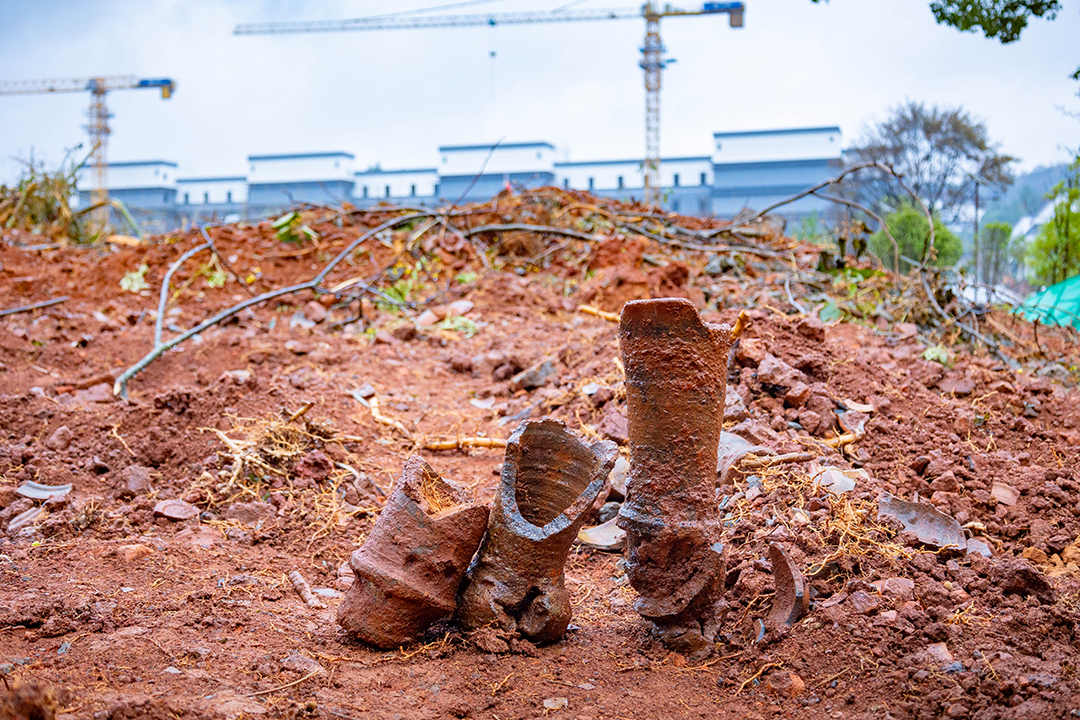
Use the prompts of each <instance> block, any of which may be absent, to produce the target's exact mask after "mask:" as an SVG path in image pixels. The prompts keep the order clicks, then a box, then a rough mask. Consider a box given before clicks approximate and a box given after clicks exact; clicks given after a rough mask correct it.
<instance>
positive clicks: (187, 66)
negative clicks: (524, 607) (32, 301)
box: [0, 0, 1080, 182]
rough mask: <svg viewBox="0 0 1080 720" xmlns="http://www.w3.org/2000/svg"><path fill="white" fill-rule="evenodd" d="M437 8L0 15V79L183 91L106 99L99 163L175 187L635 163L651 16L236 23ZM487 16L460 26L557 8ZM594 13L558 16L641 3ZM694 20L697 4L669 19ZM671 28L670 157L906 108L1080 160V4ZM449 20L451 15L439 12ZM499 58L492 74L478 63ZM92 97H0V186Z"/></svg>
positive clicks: (871, 1)
mask: <svg viewBox="0 0 1080 720" xmlns="http://www.w3.org/2000/svg"><path fill="white" fill-rule="evenodd" d="M448 2H451V0H407V1H403V2H392V3H391V2H380V1H377V0H319V1H315V0H310V1H308V2H303V1H301V0H235V1H231V2H227V1H226V0H146V1H144V2H136V1H134V0H95V1H94V2H86V1H85V0H77V1H76V0H34V1H33V2H26V1H25V0H0V18H2V19H3V20H2V22H0V79H3V80H20V79H34V78H50V77H83V76H93V75H102V74H133V75H138V76H140V77H171V78H173V79H174V80H176V82H177V86H178V87H177V91H176V94H175V95H174V96H173V98H172V99H171V100H168V101H163V100H161V99H160V97H159V96H158V94H157V92H156V91H153V90H142V91H119V92H113V93H111V94H110V95H109V98H108V102H109V107H110V110H111V111H112V112H113V113H114V115H115V117H114V118H113V120H112V128H113V134H112V137H111V141H110V146H109V158H110V160H111V161H114V162H118V161H130V160H148V159H165V160H172V161H175V162H177V163H179V165H180V175H181V176H182V177H183V176H187V177H194V176H207V175H221V174H244V172H245V169H246V161H245V160H246V157H247V156H248V155H249V154H268V153H290V152H316V151H328V150H345V151H349V152H352V153H353V154H355V156H356V165H357V168H358V169H362V168H366V167H368V166H369V165H371V164H373V163H376V162H379V163H381V164H382V166H383V167H384V168H415V167H434V166H435V165H436V148H437V147H438V146H439V145H449V144H473V143H488V142H493V141H495V140H498V139H500V138H505V140H506V142H521V141H531V140H546V141H549V142H552V143H553V144H555V145H556V147H557V148H558V150H559V152H560V158H561V159H566V158H567V157H568V158H569V159H572V160H593V159H622V158H635V157H636V158H640V157H641V155H642V154H643V146H644V111H643V109H644V91H643V89H642V72H641V70H640V68H639V67H638V65H637V63H638V61H639V59H640V55H639V48H640V47H641V43H642V35H643V32H644V21H642V20H636V19H635V20H623V21H612V22H594V23H568V24H554V25H524V26H513V27H495V28H490V27H480V28H467V29H450V30H420V31H393V32H373V33H359V32H353V33H335V34H320V35H282V36H268V37H237V36H233V35H232V30H233V27H234V26H235V25H236V24H237V23H239V22H256V21H273V20H303V19H336V18H352V17H360V16H364V15H374V14H379V13H386V12H393V11H399V10H405V9H413V8H426V7H430V6H432V5H439V4H443V3H448ZM568 3H570V0H501V1H497V2H491V3H488V4H486V5H480V6H475V7H470V8H466V9H463V10H456V11H454V12H512V11H520V10H553V9H556V8H559V7H561V6H564V5H567V4H568ZM636 4H637V3H635V1H634V0H628V1H627V0H624V2H622V3H620V2H619V0H588V1H586V2H577V3H573V8H572V9H584V8H590V7H621V6H623V5H626V6H634V5H636ZM676 4H677V5H679V6H680V7H694V6H695V5H700V3H694V2H689V3H676ZM746 4H747V13H746V26H745V27H744V28H743V29H740V30H732V29H730V28H729V27H728V25H727V17H726V16H713V17H693V18H669V19H667V20H665V21H664V22H663V26H662V30H663V39H664V43H665V45H666V46H667V48H668V50H669V53H670V56H671V57H673V58H675V59H676V60H677V62H676V63H675V64H674V65H672V66H671V67H670V68H669V69H668V70H667V71H666V72H665V75H664V90H663V101H662V111H661V114H662V136H661V137H662V140H661V145H662V149H663V154H664V155H666V156H676V155H708V154H710V152H711V133H713V132H718V131H733V130H759V129H771V128H788V127H800V126H817V125H834V124H835V125H839V126H840V127H841V129H842V130H843V133H844V142H845V146H847V145H848V144H850V143H851V142H853V141H854V140H855V139H857V137H858V136H859V135H860V133H861V132H862V131H863V129H864V128H865V126H866V124H867V123H868V122H872V121H874V120H875V119H880V118H882V117H883V116H884V115H885V114H886V112H887V110H888V108H889V107H890V106H892V105H895V104H896V103H899V102H902V101H904V100H905V99H908V98H910V99H912V100H920V101H925V102H928V103H938V104H943V105H962V106H964V107H965V108H966V109H968V110H969V111H971V112H972V113H973V114H974V115H976V116H977V117H979V118H981V119H983V120H985V121H986V123H987V125H988V127H989V130H990V134H991V136H992V137H994V138H995V139H997V140H998V141H1000V143H1001V146H1002V149H1003V150H1004V151H1005V152H1008V153H1011V154H1013V155H1016V156H1018V157H1020V158H1021V160H1022V164H1021V168H1022V169H1030V168H1033V167H1035V166H1036V165H1039V164H1048V163H1054V162H1061V161H1064V160H1067V159H1068V155H1067V153H1066V148H1067V147H1076V146H1078V145H1080V120H1078V119H1076V118H1070V117H1066V116H1065V115H1064V114H1063V111H1072V112H1074V113H1076V112H1080V99H1078V98H1077V90H1078V83H1077V82H1075V81H1073V80H1070V79H1068V75H1069V74H1070V73H1071V72H1073V71H1074V70H1075V69H1076V68H1077V66H1078V65H1080V2H1078V0H1064V2H1063V4H1064V5H1065V9H1064V10H1063V11H1062V13H1061V14H1060V15H1059V17H1058V19H1057V20H1056V21H1054V22H1047V21H1044V20H1035V21H1034V22H1033V24H1032V25H1031V26H1029V27H1028V29H1027V30H1026V31H1025V32H1024V35H1023V37H1022V39H1021V40H1020V41H1019V42H1017V43H1014V44H1012V45H1007V46H1003V45H1000V44H999V43H997V42H996V41H991V40H986V39H984V38H983V37H982V36H981V35H976V34H972V33H960V32H957V31H956V30H954V29H952V28H949V27H939V26H938V25H936V24H935V22H934V19H933V16H932V15H931V13H930V10H929V8H928V5H929V2H928V0H832V2H830V3H821V4H813V3H811V2H810V0H746ZM444 12H445V11H444ZM492 52H494V53H495V56H494V58H493V57H492V56H491V53H492ZM88 100H89V97H88V95H87V94H86V93H73V94H66V95H30V96H3V97H0V182H2V181H11V180H13V179H14V178H15V177H16V176H17V174H18V171H19V167H20V165H19V162H18V159H20V158H21V159H26V158H28V157H29V156H30V154H31V152H33V153H34V155H35V156H38V157H44V158H45V159H46V160H47V161H48V162H50V163H56V162H58V161H59V160H60V159H61V158H62V157H63V153H64V149H65V148H70V147H73V146H75V145H78V144H79V143H85V142H86V133H85V130H84V129H83V126H84V124H85V122H86V118H85V111H86V107H87V104H88Z"/></svg>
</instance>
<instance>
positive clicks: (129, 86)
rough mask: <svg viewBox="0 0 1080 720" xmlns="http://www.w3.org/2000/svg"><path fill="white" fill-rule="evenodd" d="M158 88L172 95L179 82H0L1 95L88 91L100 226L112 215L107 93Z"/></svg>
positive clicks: (124, 78) (117, 78)
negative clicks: (109, 180) (110, 209)
mask: <svg viewBox="0 0 1080 720" xmlns="http://www.w3.org/2000/svg"><path fill="white" fill-rule="evenodd" d="M148 88H159V89H160V90H161V97H162V98H163V99H166V100H167V99H169V98H170V97H172V93H173V90H175V89H176V83H175V82H173V81H172V80H170V79H168V78H153V79H144V80H140V79H139V78H137V77H135V76H134V75H106V76H101V77H93V78H60V79H50V80H9V81H0V95H38V94H42V93H54V92H89V93H90V108H89V110H87V118H88V120H89V122H88V123H87V125H86V130H87V133H88V134H89V135H90V152H91V157H92V158H93V161H94V181H95V187H94V189H93V192H92V194H91V200H92V204H93V206H94V208H95V209H94V219H95V222H97V223H98V225H99V226H100V227H104V226H105V225H106V223H107V222H108V216H109V205H108V203H109V186H108V184H107V181H108V177H107V173H108V168H109V165H108V162H107V157H108V155H107V150H108V145H109V135H110V134H111V132H112V130H110V129H109V118H110V117H112V115H111V114H110V113H109V108H108V105H106V103H105V95H106V94H107V93H109V92H110V91H112V90H143V89H148Z"/></svg>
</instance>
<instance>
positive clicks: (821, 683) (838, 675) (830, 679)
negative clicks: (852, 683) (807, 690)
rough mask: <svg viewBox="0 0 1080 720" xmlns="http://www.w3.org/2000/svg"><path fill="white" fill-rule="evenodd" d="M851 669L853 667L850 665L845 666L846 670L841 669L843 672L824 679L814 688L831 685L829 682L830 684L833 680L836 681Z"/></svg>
mask: <svg viewBox="0 0 1080 720" xmlns="http://www.w3.org/2000/svg"><path fill="white" fill-rule="evenodd" d="M852 667H853V666H851V665H848V666H847V667H846V668H844V669H843V670H841V671H840V672H838V673H836V674H835V675H830V676H829V677H827V678H825V679H824V680H822V681H821V682H819V683H818V684H817V685H816V686H815V687H823V686H825V685H828V684H829V683H831V682H832V681H833V680H836V679H837V678H838V677H840V676H841V675H843V674H845V673H847V672H848V671H849V670H851V668H852Z"/></svg>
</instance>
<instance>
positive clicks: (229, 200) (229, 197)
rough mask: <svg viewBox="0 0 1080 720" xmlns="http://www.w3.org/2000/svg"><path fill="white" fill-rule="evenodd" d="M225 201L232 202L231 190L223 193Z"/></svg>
mask: <svg viewBox="0 0 1080 720" xmlns="http://www.w3.org/2000/svg"><path fill="white" fill-rule="evenodd" d="M225 202H227V203H231V202H232V190H229V191H228V192H227V193H225Z"/></svg>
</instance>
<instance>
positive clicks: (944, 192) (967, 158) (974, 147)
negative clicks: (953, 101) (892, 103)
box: [851, 100, 1016, 222]
mask: <svg viewBox="0 0 1080 720" xmlns="http://www.w3.org/2000/svg"><path fill="white" fill-rule="evenodd" d="M851 153H852V155H853V156H854V158H855V159H857V160H860V161H864V160H874V161H877V162H882V163H886V164H888V165H892V166H893V167H894V168H895V169H896V171H897V172H899V173H900V174H902V175H903V176H904V181H905V182H906V184H907V186H908V187H909V188H911V190H912V192H914V193H915V194H916V195H918V196H919V197H920V198H922V200H923V202H925V203H926V204H927V205H929V206H930V207H931V208H933V209H934V210H935V211H936V212H937V213H939V214H941V216H942V217H943V218H945V219H946V220H947V221H949V222H952V221H954V220H955V219H956V218H957V216H958V214H959V212H960V209H961V207H962V206H963V205H964V204H965V203H966V202H967V201H968V200H969V199H970V197H971V194H972V182H973V181H972V178H971V175H972V174H976V175H979V176H981V177H983V178H985V179H986V180H987V181H989V183H990V184H991V185H992V186H995V187H998V188H1004V187H1006V186H1008V185H1010V184H1011V183H1012V181H1013V176H1012V172H1011V166H1012V164H1013V163H1014V162H1016V158H1014V157H1012V156H1011V155H1002V154H1000V153H998V146H997V145H996V144H995V143H993V142H991V140H990V136H989V133H988V132H987V130H986V125H984V124H983V123H982V122H979V121H978V120H976V119H974V118H973V117H972V116H971V115H970V114H968V113H967V112H965V111H964V109H963V108H947V107H946V108H939V107H938V106H936V105H934V106H932V107H927V106H926V105H925V104H924V103H920V102H914V101H911V100H909V101H907V102H906V103H904V104H901V105H898V106H897V107H895V108H893V109H892V111H891V115H890V116H889V117H888V118H886V119H885V120H884V121H883V122H882V123H880V124H879V125H877V126H876V127H872V128H870V129H868V130H867V132H866V134H865V136H864V137H863V138H862V140H861V141H860V142H859V143H858V144H857V145H856V146H855V147H853V148H851ZM859 190H860V194H861V195H862V196H863V198H864V199H866V200H868V201H869V202H871V203H874V202H878V201H885V202H887V203H890V204H895V203H896V202H899V199H901V198H903V197H905V196H906V193H904V192H903V190H902V189H901V188H900V186H899V185H898V184H897V182H896V180H895V179H893V178H891V177H888V176H884V175H883V176H881V177H878V178H876V179H872V180H870V179H866V180H863V181H862V184H861V186H860V188H859ZM890 201H892V202H890Z"/></svg>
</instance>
